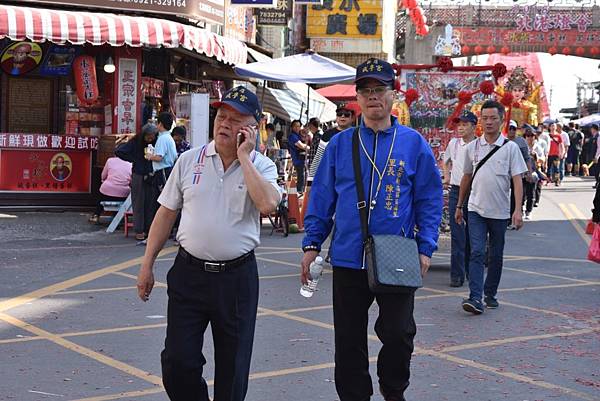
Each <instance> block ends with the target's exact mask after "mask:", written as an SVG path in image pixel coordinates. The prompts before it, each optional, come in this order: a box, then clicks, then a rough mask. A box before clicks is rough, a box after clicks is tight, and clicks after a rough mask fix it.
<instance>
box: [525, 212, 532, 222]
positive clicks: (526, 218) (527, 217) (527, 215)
mask: <svg viewBox="0 0 600 401" xmlns="http://www.w3.org/2000/svg"><path fill="white" fill-rule="evenodd" d="M525 220H531V217H529V212H526V213H525Z"/></svg>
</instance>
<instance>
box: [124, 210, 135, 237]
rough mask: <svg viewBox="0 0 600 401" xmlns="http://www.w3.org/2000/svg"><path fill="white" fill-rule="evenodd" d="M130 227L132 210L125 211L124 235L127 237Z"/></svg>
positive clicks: (131, 224) (131, 226)
mask: <svg viewBox="0 0 600 401" xmlns="http://www.w3.org/2000/svg"><path fill="white" fill-rule="evenodd" d="M130 228H133V212H125V237H129V229H130Z"/></svg>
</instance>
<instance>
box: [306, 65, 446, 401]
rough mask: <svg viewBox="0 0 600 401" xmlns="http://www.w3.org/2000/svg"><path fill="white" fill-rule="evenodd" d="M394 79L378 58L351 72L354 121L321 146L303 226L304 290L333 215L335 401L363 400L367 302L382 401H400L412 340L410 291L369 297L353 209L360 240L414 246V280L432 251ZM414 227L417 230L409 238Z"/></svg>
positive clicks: (420, 180)
mask: <svg viewBox="0 0 600 401" xmlns="http://www.w3.org/2000/svg"><path fill="white" fill-rule="evenodd" d="M394 81H395V72H394V70H393V68H392V66H391V65H390V64H389V63H387V62H385V61H383V60H378V59H369V60H367V61H366V62H365V63H363V64H360V65H359V66H358V67H357V70H356V79H355V83H356V88H357V100H358V103H359V105H360V106H361V109H362V112H363V120H362V123H361V124H360V127H358V128H355V129H354V128H352V129H348V130H345V131H343V132H341V133H339V134H337V135H335V136H334V137H333V138H332V139H331V140H330V142H329V144H328V145H327V148H326V150H325V154H324V155H323V159H322V161H321V164H320V165H319V169H318V171H317V174H316V177H315V180H314V182H313V190H312V194H313V195H312V196H311V197H310V200H309V202H308V209H307V213H306V216H305V219H304V226H305V232H306V236H305V237H304V240H303V242H302V245H303V250H304V257H303V258H302V263H301V266H302V270H301V280H302V282H303V283H306V282H307V278H308V271H309V266H310V264H311V262H313V261H314V260H315V258H316V257H317V255H318V254H319V252H320V251H321V245H322V244H323V242H324V241H325V239H326V238H327V236H328V235H329V233H330V231H331V228H332V226H333V215H334V214H335V216H336V220H335V221H336V230H335V234H334V237H333V240H332V244H331V264H332V265H333V320H334V326H335V385H336V389H337V393H338V395H339V398H340V400H341V401H363V400H368V399H370V396H371V395H372V394H373V385H372V381H371V377H370V375H369V359H368V355H369V353H368V347H367V324H368V317H369V313H368V311H369V307H370V306H371V304H372V303H373V301H374V300H376V301H377V304H378V305H379V317H378V319H377V322H376V324H375V331H376V333H377V336H378V337H379V339H380V340H381V342H382V343H383V346H382V348H381V351H380V353H379V357H378V362H377V375H378V376H379V387H380V390H381V393H382V394H383V397H384V399H385V400H386V401H391V400H402V401H403V400H404V399H405V398H404V392H405V391H406V389H407V387H408V385H409V376H410V360H411V355H412V352H413V339H414V336H415V333H416V325H415V321H414V318H413V308H414V292H412V291H411V292H406V293H386V294H382V293H374V292H372V291H371V289H370V287H369V285H368V277H367V270H366V269H365V268H364V263H363V257H364V247H363V234H362V232H361V225H362V223H361V218H360V211H361V210H362V211H363V213H368V215H369V217H368V218H367V219H365V220H367V221H368V223H367V226H368V231H369V233H370V234H373V235H374V234H390V235H403V236H406V237H409V238H413V237H414V238H415V239H416V242H417V245H418V253H419V254H420V255H419V257H420V266H421V273H422V274H423V275H424V274H425V273H426V272H427V270H428V269H429V265H430V258H431V255H432V253H433V252H434V251H435V249H436V243H437V238H438V229H439V225H440V221H441V213H442V182H441V179H440V174H439V169H438V167H437V165H436V162H435V158H434V156H433V153H432V151H431V148H430V146H429V144H428V143H427V142H426V141H425V139H423V137H422V136H421V135H420V134H419V133H418V132H416V131H414V130H413V129H411V128H408V127H404V126H402V125H400V124H399V123H398V120H397V119H396V117H393V116H392V115H391V110H392V104H393V101H394ZM353 143H354V144H355V145H356V148H353ZM359 143H360V145H359ZM353 149H355V150H356V154H357V158H358V159H357V160H360V166H361V167H360V171H358V176H359V177H360V178H358V179H359V180H362V182H361V185H363V187H364V193H365V195H366V196H365V198H366V199H365V201H364V202H361V203H359V202H358V201H357V200H358V195H357V186H356V182H357V177H356V176H355V174H354V169H353V156H352V155H353ZM415 226H418V229H419V231H418V234H416V235H415Z"/></svg>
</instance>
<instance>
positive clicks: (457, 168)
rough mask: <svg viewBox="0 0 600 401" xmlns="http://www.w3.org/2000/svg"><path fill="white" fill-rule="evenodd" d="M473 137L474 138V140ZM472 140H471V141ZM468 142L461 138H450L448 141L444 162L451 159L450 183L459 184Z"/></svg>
mask: <svg viewBox="0 0 600 401" xmlns="http://www.w3.org/2000/svg"><path fill="white" fill-rule="evenodd" d="M476 139H477V138H475V139H474V140H476ZM471 142H472V141H471ZM468 144H469V143H468V142H465V141H464V139H462V138H452V139H450V142H448V146H447V147H446V151H445V152H444V164H447V163H448V162H449V161H452V170H450V185H460V181H461V180H462V177H463V174H464V173H463V162H464V159H465V155H464V153H465V150H466V148H467V145H468Z"/></svg>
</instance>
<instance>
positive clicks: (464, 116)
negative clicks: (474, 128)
mask: <svg viewBox="0 0 600 401" xmlns="http://www.w3.org/2000/svg"><path fill="white" fill-rule="evenodd" d="M460 121H462V122H464V123H471V124H473V125H477V116H476V115H475V114H474V113H472V112H470V111H469V110H464V111H463V112H462V113H461V114H460V116H458V117H456V118H455V119H454V122H455V123H458V122H460Z"/></svg>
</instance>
